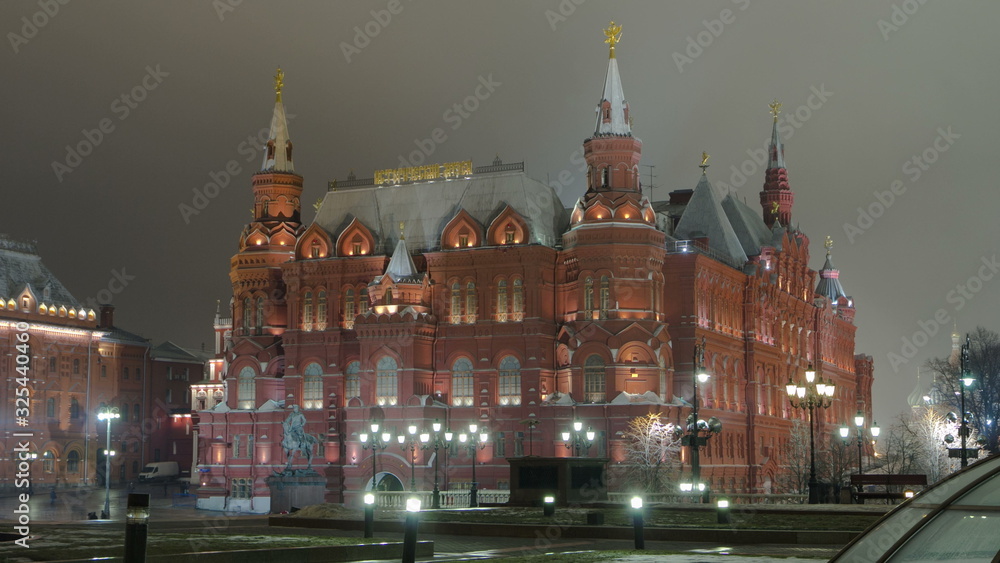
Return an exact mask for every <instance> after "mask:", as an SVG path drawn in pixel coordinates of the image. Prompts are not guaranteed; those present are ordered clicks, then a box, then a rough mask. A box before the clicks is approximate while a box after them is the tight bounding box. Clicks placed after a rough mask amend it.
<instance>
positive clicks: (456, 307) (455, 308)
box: [451, 283, 462, 325]
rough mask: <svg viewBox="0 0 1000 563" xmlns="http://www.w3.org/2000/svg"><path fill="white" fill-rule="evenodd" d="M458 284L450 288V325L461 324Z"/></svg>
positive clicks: (460, 300) (460, 301)
mask: <svg viewBox="0 0 1000 563" xmlns="http://www.w3.org/2000/svg"><path fill="white" fill-rule="evenodd" d="M460 287H461V286H459V285H458V283H454V284H452V286H451V324H453V325H457V324H459V323H461V322H462V290H461V288H460Z"/></svg>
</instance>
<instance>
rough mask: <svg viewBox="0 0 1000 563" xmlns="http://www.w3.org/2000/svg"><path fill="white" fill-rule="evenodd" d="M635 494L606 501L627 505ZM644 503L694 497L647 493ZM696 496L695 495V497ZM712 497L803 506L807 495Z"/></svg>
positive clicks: (681, 501)
mask: <svg viewBox="0 0 1000 563" xmlns="http://www.w3.org/2000/svg"><path fill="white" fill-rule="evenodd" d="M634 496H636V494H635V493H610V492H609V493H608V501H610V502H613V503H618V504H628V503H629V502H630V500H631V499H632V497H634ZM639 496H641V497H642V498H643V501H644V502H646V503H651V502H662V503H688V502H691V501H692V499H693V498H694V496H692V495H691V494H690V493H688V494H684V493H647V494H642V495H639ZM695 496H697V495H695ZM712 496H719V497H725V498H727V499H729V502H731V503H735V504H805V502H806V500H807V499H808V497H809V495H800V494H763V493H731V494H727V493H712Z"/></svg>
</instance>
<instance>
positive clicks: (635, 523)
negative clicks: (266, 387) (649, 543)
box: [632, 497, 646, 549]
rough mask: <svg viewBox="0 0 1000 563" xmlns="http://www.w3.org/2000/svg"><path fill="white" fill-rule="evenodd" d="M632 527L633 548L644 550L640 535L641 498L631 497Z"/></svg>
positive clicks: (644, 545)
mask: <svg viewBox="0 0 1000 563" xmlns="http://www.w3.org/2000/svg"><path fill="white" fill-rule="evenodd" d="M632 527H633V528H634V529H635V548H636V549H646V538H645V537H644V536H643V533H642V497H632Z"/></svg>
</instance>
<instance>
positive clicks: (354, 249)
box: [351, 242, 361, 256]
mask: <svg viewBox="0 0 1000 563" xmlns="http://www.w3.org/2000/svg"><path fill="white" fill-rule="evenodd" d="M351 254H352V255H353V256H359V255H360V254H361V243H360V242H355V243H353V244H352V245H351Z"/></svg>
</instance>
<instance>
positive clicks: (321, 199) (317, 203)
mask: <svg viewBox="0 0 1000 563" xmlns="http://www.w3.org/2000/svg"><path fill="white" fill-rule="evenodd" d="M322 206H323V198H319V199H317V200H316V203H314V204H313V209H315V210H316V211H317V212H318V211H319V208H320V207H322Z"/></svg>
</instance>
